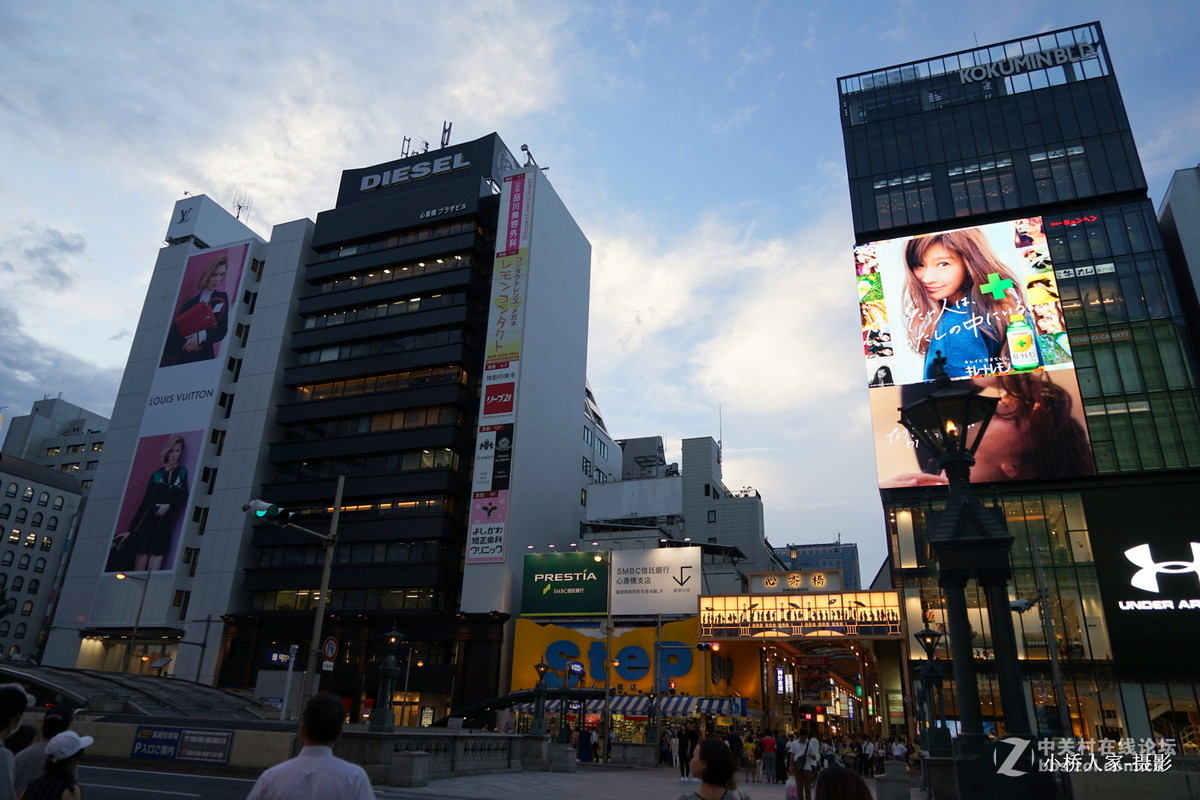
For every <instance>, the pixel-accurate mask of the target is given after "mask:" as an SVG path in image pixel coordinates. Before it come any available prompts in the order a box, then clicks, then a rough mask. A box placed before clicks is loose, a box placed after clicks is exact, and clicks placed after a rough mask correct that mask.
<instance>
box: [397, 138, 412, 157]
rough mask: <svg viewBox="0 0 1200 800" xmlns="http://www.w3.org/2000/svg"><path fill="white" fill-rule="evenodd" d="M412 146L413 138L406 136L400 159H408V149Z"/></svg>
mask: <svg viewBox="0 0 1200 800" xmlns="http://www.w3.org/2000/svg"><path fill="white" fill-rule="evenodd" d="M411 146H412V137H411V136H405V137H404V144H402V145H400V157H401V158H408V148H409V147H411Z"/></svg>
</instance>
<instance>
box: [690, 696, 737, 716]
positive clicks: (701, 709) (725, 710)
mask: <svg viewBox="0 0 1200 800" xmlns="http://www.w3.org/2000/svg"><path fill="white" fill-rule="evenodd" d="M696 712H697V713H698V714H714V715H716V716H720V717H744V716H746V698H744V697H701V698H699V699H697V700H696Z"/></svg>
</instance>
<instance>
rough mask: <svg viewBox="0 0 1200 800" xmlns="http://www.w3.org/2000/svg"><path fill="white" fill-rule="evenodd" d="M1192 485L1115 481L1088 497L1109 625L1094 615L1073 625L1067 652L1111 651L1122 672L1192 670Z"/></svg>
mask: <svg viewBox="0 0 1200 800" xmlns="http://www.w3.org/2000/svg"><path fill="white" fill-rule="evenodd" d="M1189 486H1190V487H1191V488H1189ZM1193 491H1195V485H1194V484H1168V485H1160V486H1138V487H1128V488H1126V487H1112V488H1110V489H1108V490H1106V491H1103V492H1089V493H1088V494H1087V495H1086V496H1085V497H1084V509H1085V511H1086V513H1087V523H1088V536H1089V537H1090V541H1091V554H1092V555H1093V557H1094V559H1095V564H1096V578H1097V584H1096V585H1097V586H1098V588H1099V591H1100V596H1101V598H1102V601H1103V613H1104V619H1105V621H1106V622H1107V626H1100V625H1096V624H1092V622H1091V620H1090V619H1089V621H1088V624H1087V625H1086V626H1084V629H1082V630H1078V631H1076V630H1070V629H1068V630H1067V631H1065V634H1066V636H1068V637H1069V638H1068V640H1067V641H1066V642H1065V643H1064V644H1065V645H1066V646H1067V647H1068V648H1069V649H1068V652H1071V650H1072V649H1074V650H1078V652H1080V653H1081V654H1087V653H1091V654H1094V655H1095V656H1096V657H1105V656H1108V655H1109V654H1110V653H1111V657H1112V659H1113V661H1114V663H1115V664H1116V667H1117V669H1118V671H1119V672H1120V673H1121V675H1122V676H1123V677H1126V676H1127V677H1144V678H1158V679H1162V678H1169V677H1174V676H1192V675H1195V672H1196V667H1195V662H1196V655H1195V651H1194V650H1193V648H1192V645H1190V644H1189V643H1190V642H1195V641H1196V640H1197V637H1200V532H1198V531H1197V530H1196V524H1195V521H1194V517H1195V509H1194V506H1195V500H1194V497H1195V495H1193V494H1192V492H1193ZM1089 600H1094V598H1087V597H1085V598H1084V602H1085V603H1087V602H1088V601H1089ZM1085 613H1086V610H1085ZM1091 613H1092V614H1095V613H1096V612H1095V611H1092V612H1091ZM1105 631H1107V638H1106V637H1105Z"/></svg>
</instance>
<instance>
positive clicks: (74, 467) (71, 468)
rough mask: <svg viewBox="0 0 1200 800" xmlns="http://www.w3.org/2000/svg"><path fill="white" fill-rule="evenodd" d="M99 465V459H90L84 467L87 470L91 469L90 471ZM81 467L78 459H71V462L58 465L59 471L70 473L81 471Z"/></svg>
mask: <svg viewBox="0 0 1200 800" xmlns="http://www.w3.org/2000/svg"><path fill="white" fill-rule="evenodd" d="M98 466H100V462H99V461H88V462H87V463H85V464H83V468H84V469H86V470H89V471H90V470H93V469H95V468H96V467H98ZM79 468H80V464H79V462H78V461H70V462H67V463H64V464H59V465H58V471H59V472H65V473H67V474H68V475H70V474H73V473H76V472H79Z"/></svg>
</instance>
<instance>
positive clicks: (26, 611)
mask: <svg viewBox="0 0 1200 800" xmlns="http://www.w3.org/2000/svg"><path fill="white" fill-rule="evenodd" d="M13 583H16V581H14V582H13ZM32 613H33V601H32V600H26V601H25V602H24V603H23V604H22V605H21V616H22V617H28V616H29V615H31V614H32Z"/></svg>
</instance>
